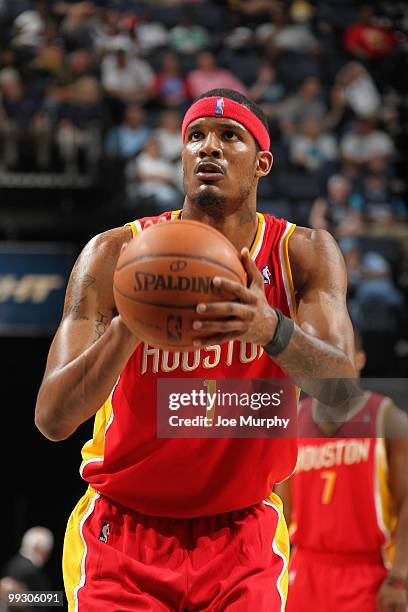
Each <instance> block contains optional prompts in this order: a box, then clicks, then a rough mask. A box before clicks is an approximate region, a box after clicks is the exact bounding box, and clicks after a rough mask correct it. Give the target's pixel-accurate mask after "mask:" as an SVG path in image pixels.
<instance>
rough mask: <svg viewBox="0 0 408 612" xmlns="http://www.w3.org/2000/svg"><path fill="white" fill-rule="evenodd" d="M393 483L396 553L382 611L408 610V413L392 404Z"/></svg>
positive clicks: (389, 444)
mask: <svg viewBox="0 0 408 612" xmlns="http://www.w3.org/2000/svg"><path fill="white" fill-rule="evenodd" d="M385 435H386V444H387V455H388V466H389V484H390V490H391V496H392V500H393V504H394V508H395V511H396V513H397V526H396V530H395V534H394V535H395V542H396V547H395V556H394V561H393V564H392V568H391V569H390V571H389V573H388V576H387V577H386V579H385V580H384V582H383V584H382V585H381V588H380V590H379V592H378V608H379V612H391V611H393V612H394V611H395V612H399V611H401V612H405V611H406V606H407V602H408V600H407V591H406V589H407V587H408V471H407V466H408V416H407V415H406V414H405V413H404V412H402V411H401V410H398V409H397V408H395V406H392V407H391V409H390V410H389V411H388V413H387V417H386V423H385Z"/></svg>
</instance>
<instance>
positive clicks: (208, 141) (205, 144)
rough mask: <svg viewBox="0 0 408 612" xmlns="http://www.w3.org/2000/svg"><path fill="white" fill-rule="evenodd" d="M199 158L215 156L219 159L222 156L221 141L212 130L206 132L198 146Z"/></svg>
mask: <svg viewBox="0 0 408 612" xmlns="http://www.w3.org/2000/svg"><path fill="white" fill-rule="evenodd" d="M199 156H200V159H204V158H205V157H215V158H216V159H219V158H220V157H221V156H222V148H221V141H220V139H219V138H218V137H217V135H216V134H214V133H213V132H209V133H208V134H207V138H205V139H204V140H203V141H202V143H201V147H200V151H199Z"/></svg>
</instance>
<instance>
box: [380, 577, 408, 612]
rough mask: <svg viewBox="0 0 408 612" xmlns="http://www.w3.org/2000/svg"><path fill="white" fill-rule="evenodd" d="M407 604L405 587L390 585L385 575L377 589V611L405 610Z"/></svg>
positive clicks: (396, 611) (402, 611) (404, 611)
mask: <svg viewBox="0 0 408 612" xmlns="http://www.w3.org/2000/svg"><path fill="white" fill-rule="evenodd" d="M407 604H408V598H407V591H406V589H403V588H400V587H399V588H396V587H395V586H392V583H391V584H390V583H389V581H388V577H387V578H386V579H385V580H384V582H383V583H382V585H381V587H380V589H379V591H378V595H377V612H406V610H407Z"/></svg>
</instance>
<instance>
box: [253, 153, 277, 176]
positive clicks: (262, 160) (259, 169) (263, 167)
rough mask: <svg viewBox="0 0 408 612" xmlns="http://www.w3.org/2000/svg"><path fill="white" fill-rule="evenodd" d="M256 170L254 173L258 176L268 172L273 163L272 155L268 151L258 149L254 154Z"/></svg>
mask: <svg viewBox="0 0 408 612" xmlns="http://www.w3.org/2000/svg"><path fill="white" fill-rule="evenodd" d="M256 159H257V163H256V170H255V174H256V176H257V177H258V178H261V177H262V176H266V175H267V174H269V172H270V171H271V168H272V164H273V155H272V153H271V152H270V151H258V153H257V154H256Z"/></svg>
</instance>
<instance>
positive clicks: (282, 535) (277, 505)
mask: <svg viewBox="0 0 408 612" xmlns="http://www.w3.org/2000/svg"><path fill="white" fill-rule="evenodd" d="M263 503H264V504H266V505H267V506H272V508H274V510H275V511H276V512H277V514H278V517H279V518H278V524H277V527H276V531H275V536H274V538H273V541H272V549H273V551H274V553H275V554H276V555H278V556H279V557H281V559H282V562H283V566H282V571H281V573H280V574H279V577H278V580H277V583H276V588H277V589H278V592H279V595H280V598H281V609H280V612H285V606H286V599H287V597H288V580H289V578H288V567H289V553H290V544H289V534H288V528H287V526H286V521H285V516H284V514H283V504H282V500H281V498H280V497H279V496H278V495H276V493H271V494H270V495H269V497H268V499H265V500H264V502H263Z"/></svg>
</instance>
